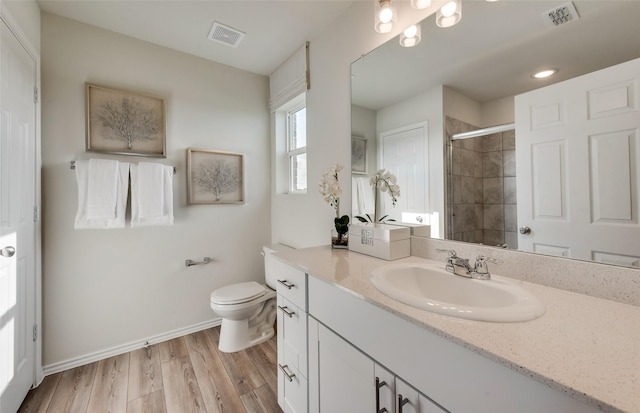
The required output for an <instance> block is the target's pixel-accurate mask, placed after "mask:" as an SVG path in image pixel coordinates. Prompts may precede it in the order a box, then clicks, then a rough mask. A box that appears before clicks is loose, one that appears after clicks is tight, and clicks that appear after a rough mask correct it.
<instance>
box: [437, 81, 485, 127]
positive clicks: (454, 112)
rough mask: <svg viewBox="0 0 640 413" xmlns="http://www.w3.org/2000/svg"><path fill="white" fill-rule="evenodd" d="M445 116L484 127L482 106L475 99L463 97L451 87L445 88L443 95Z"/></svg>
mask: <svg viewBox="0 0 640 413" xmlns="http://www.w3.org/2000/svg"><path fill="white" fill-rule="evenodd" d="M443 98H444V99H443V108H444V115H445V116H450V117H452V118H456V119H458V120H461V121H463V122H467V123H470V124H472V125H475V126H477V127H481V126H482V106H481V105H480V104H479V103H478V102H476V101H475V100H473V99H470V98H469V97H467V96H465V95H463V94H462V93H460V92H458V91H457V90H454V89H451V88H450V87H446V86H445V87H444V94H443Z"/></svg>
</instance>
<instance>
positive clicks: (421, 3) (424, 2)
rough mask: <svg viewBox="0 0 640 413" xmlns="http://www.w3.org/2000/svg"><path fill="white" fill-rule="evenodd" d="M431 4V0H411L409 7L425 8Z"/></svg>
mask: <svg viewBox="0 0 640 413" xmlns="http://www.w3.org/2000/svg"><path fill="white" fill-rule="evenodd" d="M429 6H431V0H411V7H413V8H414V9H418V10H421V9H426V8H427V7H429Z"/></svg>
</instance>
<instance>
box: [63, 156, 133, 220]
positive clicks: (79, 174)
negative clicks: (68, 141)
mask: <svg viewBox="0 0 640 413" xmlns="http://www.w3.org/2000/svg"><path fill="white" fill-rule="evenodd" d="M92 161H98V162H92ZM100 161H102V160H99V159H91V160H89V161H76V164H75V165H76V181H77V183H78V212H77V213H76V219H75V222H74V228H75V229H108V228H124V218H125V208H126V206H127V188H128V184H129V164H128V163H126V162H118V161H104V162H105V163H103V162H100ZM111 171H113V173H114V174H113V175H112V172H111ZM111 202H112V203H113V204H112V205H111Z"/></svg>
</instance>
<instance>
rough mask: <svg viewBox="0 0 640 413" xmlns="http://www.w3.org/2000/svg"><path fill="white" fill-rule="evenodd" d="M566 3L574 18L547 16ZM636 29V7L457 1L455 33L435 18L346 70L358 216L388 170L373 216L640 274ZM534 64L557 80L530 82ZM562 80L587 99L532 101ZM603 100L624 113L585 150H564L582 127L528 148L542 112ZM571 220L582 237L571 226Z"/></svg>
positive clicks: (639, 6)
mask: <svg viewBox="0 0 640 413" xmlns="http://www.w3.org/2000/svg"><path fill="white" fill-rule="evenodd" d="M565 5H569V8H568V9H563V12H568V13H569V14H570V18H569V20H568V21H566V22H564V23H560V24H554V23H553V22H552V21H551V19H550V18H549V11H552V10H556V9H559V8H562V7H563V6H565ZM639 21H640V1H625V0H605V1H596V0H584V1H583V0H575V1H573V2H562V1H559V2H554V1H526V0H517V1H516V0H501V1H495V2H488V1H480V0H475V1H463V2H462V20H461V21H460V22H459V23H458V24H457V25H455V26H453V27H450V28H446V29H443V28H439V27H437V26H436V24H435V16H433V15H432V16H430V17H428V18H426V19H425V20H424V21H422V22H421V23H420V25H421V33H422V35H421V41H420V42H419V43H418V44H417V45H416V46H414V47H402V46H401V45H400V44H399V41H398V38H394V39H391V40H390V41H388V42H387V43H385V44H383V45H382V46H380V47H379V48H377V49H375V50H373V51H372V52H370V53H368V54H366V55H364V56H363V57H362V58H360V59H359V60H357V61H356V62H354V63H353V64H352V67H351V72H352V84H351V94H352V102H351V103H352V106H351V109H352V131H351V132H352V148H353V150H352V152H353V154H352V155H353V156H354V157H356V158H357V162H356V163H354V164H355V165H357V168H356V169H354V170H353V171H352V213H353V215H354V216H355V215H363V214H365V213H371V212H372V209H373V208H374V205H372V204H373V201H372V197H371V192H372V190H371V188H370V186H369V183H368V182H369V178H370V176H371V174H372V173H375V171H377V170H379V169H381V168H386V169H388V170H390V171H391V172H393V173H394V174H396V175H397V176H398V180H399V184H400V189H401V197H400V199H399V202H398V205H397V206H396V207H393V206H392V205H391V203H390V199H389V200H387V199H385V197H384V195H383V196H381V197H379V199H378V205H377V206H375V207H376V208H378V210H379V211H378V212H379V214H378V215H379V216H381V215H389V217H391V218H392V219H395V220H397V221H403V222H408V223H414V224H417V223H420V222H422V223H428V224H429V225H430V234H431V236H432V237H436V238H447V239H453V240H458V241H465V242H475V243H482V244H485V245H492V246H496V247H500V248H510V249H517V250H522V251H529V252H538V253H542V254H550V255H557V256H564V257H568V258H575V259H583V260H593V261H597V262H602V263H608V264H614V265H624V266H631V267H640V216H639V215H640V205H639V200H640V69H638V68H639V67H640V24H638V22H639ZM619 66H624V67H625V68H626V70H627V71H626V72H624V71H622V72H618V71H615V70H613V69H612V68H613V67H616V68H617V67H619ZM542 69H554V70H556V71H557V72H556V73H555V74H554V75H552V76H550V77H548V78H545V79H536V78H534V77H533V76H532V75H533V74H534V73H535V72H537V71H539V70H542ZM595 73H604V74H605V75H606V76H605V78H606V79H605V80H603V81H604V82H605V83H603V85H605V84H606V86H597V85H595V83H593V84H592V82H591V80H590V79H591V78H588V80H587V84H583V86H580V87H582V88H583V89H581V90H578V91H575V90H574V89H575V88H576V87H577V86H575V85H576V82H577V81H578V79H583V78H584V77H585V76H593V74H595ZM601 77H602V76H601ZM598 79H599V78H598ZM598 81H599V80H598ZM583 83H584V82H583ZM552 85H553V86H552ZM563 85H571V86H570V88H569V89H571V90H573V92H571V93H573V94H574V95H576V96H577V98H575V99H581V101H584V102H582V103H580V104H575V100H571V99H574V97H572V98H567V99H566V100H565V101H563V102H565V103H562V104H558V105H556V106H554V105H553V104H546V103H544V102H542V101H536V99H539V97H538V95H534V93H538V91H539V90H540V89H541V88H546V87H556V89H554V90H559V88H562V87H564V86H563ZM594 85H595V86H594ZM532 91H535V92H532ZM554 93H556V92H554ZM562 93H564V92H562ZM594 96H595V97H597V98H598V99H599V100H598V101H597V102H596V101H595V100H594ZM589 99H591V100H589ZM606 99H609V100H611V101H616V103H615V105H618V106H616V108H617V109H615V108H614V109H612V110H611V111H610V112H615V111H617V112H624V116H625V118H624V119H623V120H620V121H618V120H615V119H614V120H612V121H609V123H610V124H611V125H612V126H611V127H612V128H613V129H611V130H609V131H608V132H607V133H604V132H598V133H596V132H593V133H591V132H589V133H585V134H584V136H583V138H582V140H583V141H584V148H583V149H580V150H575V147H576V146H575V144H574V143H572V142H569V141H568V140H567V141H566V142H565V138H566V139H570V138H571V139H574V138H573V136H574V135H575V136H578V135H579V134H578V133H572V132H571V130H578V129H579V127H578V129H576V128H574V129H563V130H555V129H548V131H549V132H545V133H544V134H543V135H544V139H547V140H546V141H544V142H543V143H544V144H535V143H531V142H530V141H528V140H527V139H530V138H531V136H529V135H530V134H528V133H526V130H528V129H531V128H532V126H531V125H533V124H535V123H536V122H538V121H540V119H543V118H544V117H545V116H547V117H550V118H549V119H552V120H553V122H555V123H558V124H564V123H567V122H569V123H570V122H572V121H567V120H566V118H569V117H570V116H572V115H571V113H572V111H573V112H577V113H578V115H580V112H581V111H582V112H587V111H592V110H594V109H593V108H594V107H595V106H596V104H597V105H600V104H602V105H604V103H602V102H603V101H604V100H606ZM536 102H538V103H536ZM540 102H542V103H540ZM567 102H568V103H567ZM594 102H595V103H594ZM525 104H527V105H529V106H526V107H525V106H524V105H525ZM580 105H582V106H580ZM583 106H584V107H585V108H586V109H580V108H581V107H583ZM523 108H525V109H523ZM550 108H551V109H553V110H551V109H550ZM554 108H555V109H554ZM603 110H604V109H603ZM570 112H571V113H570ZM590 113H591V112H590ZM553 122H551V123H553ZM525 124H526V125H525ZM505 125H506V126H505ZM496 126H498V128H497V129H494V127H496ZM534 126H535V125H534ZM533 129H535V127H533ZM545 134H546V135H545ZM544 139H543V140H544ZM560 141H562V142H564V143H560V144H557V145H555V144H552V143H553V142H560ZM550 142H551V143H550ZM536 145H537V146H536ZM554 145H555V146H554ZM581 145H582V143H581ZM527 148H528V149H527ZM532 148H533V149H532ZM532 151H533V152H532ZM581 151H582V152H584V156H583V158H586V159H583V158H580V160H578V161H576V159H579V158H574V157H577V156H578V155H576V153H577V152H579V153H581ZM530 159H535V160H536V162H538V163H537V164H535V165H533V164H527V162H529V160H530ZM540 162H542V163H540ZM577 162H581V163H584V169H583V171H584V173H583V172H580V171H581V170H580V169H578V170H577V171H574V170H573V169H572V168H573V167H574V165H575V164H576V163H577ZM525 167H526V168H529V169H530V170H527V169H524V170H523V168H525ZM558 177H559V178H558ZM556 178H558V179H556ZM579 180H580V182H582V180H584V183H580V184H577V182H578V181H579ZM598 185H599V186H598ZM572 188H573V189H572ZM596 189H597V191H596ZM596 192H597V193H596ZM583 193H584V194H586V195H585V196H584V197H583V198H579V197H578V194H583ZM616 197H620V198H616ZM527 205H528V206H530V208H529V209H523V207H525V206H527ZM554 208H555V209H554ZM555 210H557V211H558V212H557V213H555V212H553V211H555ZM579 215H584V217H583V222H581V223H580V225H582V226H583V227H584V228H582V229H581V228H578V227H574V226H571V225H574V223H575V222H577V221H579V220H578V219H576V218H577V217H578V216H579ZM581 219H582V218H581ZM570 224H571V225H570ZM585 228H586V229H585ZM605 233H606V234H605ZM566 234H573V235H574V236H573V239H568V238H567V237H566V236H565V235H566ZM596 241H597V242H596Z"/></svg>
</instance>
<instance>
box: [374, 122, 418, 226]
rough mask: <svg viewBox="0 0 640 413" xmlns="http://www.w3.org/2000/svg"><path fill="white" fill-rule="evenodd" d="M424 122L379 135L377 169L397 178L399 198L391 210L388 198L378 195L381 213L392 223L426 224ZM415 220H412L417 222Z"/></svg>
mask: <svg viewBox="0 0 640 413" xmlns="http://www.w3.org/2000/svg"><path fill="white" fill-rule="evenodd" d="M427 138H428V129H427V123H426V122H424V123H419V124H415V125H409V126H405V127H402V128H398V129H394V130H391V131H387V132H382V133H381V134H380V144H379V153H380V155H379V157H380V160H379V161H380V162H379V165H381V168H385V169H387V170H389V171H390V172H391V173H392V174H394V175H395V176H396V178H398V185H399V186H400V197H399V198H398V203H397V204H396V206H395V207H393V204H392V202H391V197H390V196H389V195H388V194H386V193H382V194H378V196H379V199H378V202H379V204H380V205H381V213H378V217H382V216H384V215H389V218H393V219H395V220H396V221H403V219H402V217H403V214H404V216H405V217H407V216H410V217H411V218H413V219H414V220H412V221H411V222H410V223H413V224H428V223H429V222H427V220H428V215H427V214H428V212H429V211H428V208H429V173H428V169H427V159H429V158H428V140H427ZM418 217H419V220H416V219H418Z"/></svg>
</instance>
